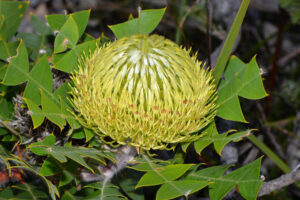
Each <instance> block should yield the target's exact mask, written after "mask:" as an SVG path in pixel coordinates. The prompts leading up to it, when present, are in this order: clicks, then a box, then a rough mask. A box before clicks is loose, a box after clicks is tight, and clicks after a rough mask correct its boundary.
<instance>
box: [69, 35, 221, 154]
mask: <svg viewBox="0 0 300 200" xmlns="http://www.w3.org/2000/svg"><path fill="white" fill-rule="evenodd" d="M190 53H191V52H190V50H185V49H183V48H181V47H180V46H178V45H177V44H175V43H174V42H172V41H170V40H168V39H165V38H164V37H162V36H158V35H151V36H149V35H134V36H130V37H124V38H121V39H119V40H116V41H114V42H111V43H107V44H105V45H103V46H102V47H99V48H98V49H96V50H95V51H94V53H93V54H92V55H90V56H89V57H88V58H86V59H84V60H83V61H82V62H81V64H80V66H79V69H78V70H77V71H76V72H74V73H73V75H72V80H73V82H74V86H73V88H72V93H71V94H72V99H71V101H72V104H73V105H74V108H75V116H76V118H78V120H79V121H80V122H81V123H82V124H83V125H84V126H86V127H88V128H90V129H92V130H94V131H95V132H96V133H98V134H99V135H100V136H101V138H102V140H103V141H106V142H107V137H109V138H111V139H112V141H113V142H117V143H118V144H128V145H130V146H135V147H139V148H141V149H144V150H149V149H166V148H169V147H170V146H168V145H169V144H174V143H179V142H190V141H194V140H196V139H198V138H199V137H201V134H198V133H197V131H199V130H200V129H202V128H204V127H205V126H206V125H208V123H210V122H211V121H212V119H213V118H214V116H215V113H216V87H215V85H214V84H213V79H212V74H211V72H210V71H209V70H205V69H203V67H201V62H199V61H197V58H196V55H193V56H191V55H190Z"/></svg>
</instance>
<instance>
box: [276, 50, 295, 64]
mask: <svg viewBox="0 0 300 200" xmlns="http://www.w3.org/2000/svg"><path fill="white" fill-rule="evenodd" d="M299 54H300V47H298V48H297V49H295V50H294V51H292V52H291V53H288V54H287V55H285V56H283V57H282V58H280V60H279V61H278V65H281V66H282V65H285V64H286V63H287V62H288V61H289V60H290V59H292V58H294V57H295V56H297V55H299Z"/></svg>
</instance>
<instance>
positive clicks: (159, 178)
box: [136, 164, 193, 188]
mask: <svg viewBox="0 0 300 200" xmlns="http://www.w3.org/2000/svg"><path fill="white" fill-rule="evenodd" d="M192 166H193V165H192V164H176V165H169V166H167V167H166V168H165V169H163V170H161V171H158V170H154V171H150V172H147V173H146V174H145V175H144V176H143V177H142V178H141V179H140V180H139V182H138V184H137V185H136V188H138V187H143V186H152V185H160V184H162V183H166V182H169V181H173V180H176V179H177V178H179V177H181V176H182V175H183V174H184V173H185V172H186V171H187V170H189V169H190V168H191V167H192Z"/></svg>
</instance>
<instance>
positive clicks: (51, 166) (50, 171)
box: [40, 156, 61, 176]
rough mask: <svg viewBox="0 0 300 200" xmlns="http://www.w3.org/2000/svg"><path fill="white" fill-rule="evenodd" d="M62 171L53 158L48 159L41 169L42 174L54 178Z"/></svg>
mask: <svg viewBox="0 0 300 200" xmlns="http://www.w3.org/2000/svg"><path fill="white" fill-rule="evenodd" d="M60 171H61V169H60V167H59V166H58V165H57V163H56V161H55V160H54V159H53V158H52V157H50V156H49V157H47V158H46V160H45V161H44V162H43V165H42V167H41V169H40V174H41V175H43V176H53V175H55V174H57V173H59V172H60Z"/></svg>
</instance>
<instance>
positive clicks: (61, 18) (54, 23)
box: [45, 14, 69, 32]
mask: <svg viewBox="0 0 300 200" xmlns="http://www.w3.org/2000/svg"><path fill="white" fill-rule="evenodd" d="M45 17H46V20H47V22H48V24H49V26H50V28H51V30H52V31H53V32H55V31H59V30H60V29H61V27H62V26H63V25H64V23H65V22H66V21H67V19H68V17H69V16H68V15H62V14H53V15H46V16H45Z"/></svg>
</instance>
